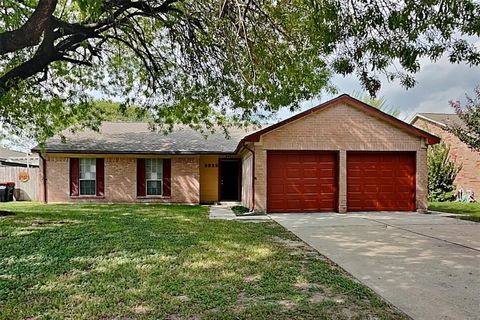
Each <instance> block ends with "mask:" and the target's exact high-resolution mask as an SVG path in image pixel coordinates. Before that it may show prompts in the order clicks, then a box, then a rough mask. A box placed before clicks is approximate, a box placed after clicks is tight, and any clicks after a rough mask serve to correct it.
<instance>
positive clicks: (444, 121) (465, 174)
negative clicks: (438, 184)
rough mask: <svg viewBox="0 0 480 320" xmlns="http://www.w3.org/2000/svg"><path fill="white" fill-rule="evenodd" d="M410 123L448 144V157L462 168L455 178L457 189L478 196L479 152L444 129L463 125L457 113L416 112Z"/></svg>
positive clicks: (479, 182)
mask: <svg viewBox="0 0 480 320" xmlns="http://www.w3.org/2000/svg"><path fill="white" fill-rule="evenodd" d="M410 123H411V124H412V125H414V126H416V127H418V128H421V129H423V130H425V131H428V132H430V133H432V134H434V135H436V136H438V137H440V138H441V139H442V140H443V141H444V142H445V143H446V144H448V145H449V146H450V159H452V160H453V161H454V162H455V163H456V164H457V165H462V170H461V171H460V172H459V173H458V175H457V177H456V179H455V185H456V187H457V189H458V190H460V189H461V190H464V191H473V192H474V193H475V195H477V196H476V197H478V195H480V153H479V152H475V151H472V150H471V149H470V148H469V147H468V146H467V145H466V144H465V143H463V142H461V141H460V140H459V139H458V138H457V137H456V136H455V135H454V134H452V133H450V132H448V131H446V130H445V129H446V127H447V126H456V125H459V126H464V124H463V122H462V121H461V120H460V118H459V117H458V115H456V114H446V113H417V114H416V115H415V116H414V117H413V119H412V120H411V121H410Z"/></svg>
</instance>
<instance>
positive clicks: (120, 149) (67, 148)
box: [32, 122, 254, 154]
mask: <svg viewBox="0 0 480 320" xmlns="http://www.w3.org/2000/svg"><path fill="white" fill-rule="evenodd" d="M253 130H254V129H253V128H250V129H249V130H246V129H242V128H230V129H229V131H228V132H229V135H230V137H229V138H226V137H225V134H224V132H223V130H217V132H215V133H208V135H207V136H204V135H202V134H201V133H200V132H198V131H196V130H193V129H191V128H189V127H186V126H177V127H175V128H174V129H173V131H172V132H171V133H168V134H164V133H163V132H158V131H152V130H151V129H150V127H149V124H148V123H145V122H104V123H103V124H102V125H101V126H100V129H99V132H95V131H93V130H89V129H87V130H84V131H80V132H76V133H71V132H69V131H64V132H63V133H62V134H63V135H64V136H65V138H66V142H62V139H61V136H60V135H57V136H55V137H53V138H51V139H49V140H48V141H47V142H46V148H45V149H46V152H51V153H93V154H108V153H136V154H231V153H233V152H234V151H235V149H236V147H237V145H238V143H239V141H240V140H241V139H242V138H243V137H244V136H245V135H246V134H248V133H249V132H252V131H253ZM32 150H34V151H40V148H39V146H37V147H35V148H34V149H32Z"/></svg>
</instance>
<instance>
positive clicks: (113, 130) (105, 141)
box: [32, 94, 440, 154]
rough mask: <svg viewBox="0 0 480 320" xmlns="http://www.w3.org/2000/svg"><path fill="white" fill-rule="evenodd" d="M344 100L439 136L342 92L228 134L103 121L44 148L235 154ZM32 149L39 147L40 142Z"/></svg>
mask: <svg viewBox="0 0 480 320" xmlns="http://www.w3.org/2000/svg"><path fill="white" fill-rule="evenodd" d="M339 103H346V104H349V105H353V106H356V107H358V108H361V109H363V110H365V111H366V112H369V113H371V114H373V115H374V116H376V117H377V118H380V119H383V120H385V121H387V122H389V123H391V124H392V125H394V126H397V127H399V128H401V129H403V130H405V131H408V132H410V133H411V134H413V135H416V136H420V137H423V138H425V139H426V140H427V142H428V144H435V143H438V142H439V141H440V138H438V137H436V136H434V135H432V134H430V133H428V132H426V131H423V130H421V129H419V128H417V127H414V126H413V125H411V124H408V123H406V122H403V121H401V120H399V119H397V118H395V117H393V116H391V115H389V114H386V113H385V112H383V111H380V110H379V109H377V108H375V107H372V106H370V105H368V104H366V103H364V102H362V101H360V100H357V99H355V98H352V97H350V96H349V95H346V94H343V95H341V96H339V97H337V98H335V99H332V100H329V101H327V102H325V103H322V104H320V105H318V106H316V107H313V108H311V109H308V110H306V111H304V112H301V113H299V114H297V115H295V116H293V117H290V118H288V119H286V120H283V121H280V122H278V123H276V124H273V125H269V126H266V127H264V128H260V130H258V131H255V128H253V127H250V128H248V129H245V128H230V129H229V135H230V137H229V138H226V137H225V134H224V132H223V130H217V131H216V132H214V133H208V135H206V136H204V135H202V134H201V133H200V132H198V131H195V130H193V129H191V128H189V127H187V126H176V127H175V128H174V129H173V131H172V132H171V133H168V134H164V133H162V132H156V131H152V130H150V127H149V124H148V123H145V122H104V123H103V124H102V125H101V127H100V129H99V132H96V131H93V130H89V129H87V130H84V131H80V132H76V133H71V132H69V131H64V132H63V133H62V134H63V135H64V136H65V138H66V142H62V138H61V135H57V136H55V137H53V138H51V139H49V140H48V141H47V142H46V147H45V151H46V152H49V153H91V154H108V153H115V154H122V153H123V154H127V153H129V154H131V153H133V154H234V153H236V152H238V151H239V150H240V149H241V147H242V145H243V142H246V141H249V142H255V141H259V139H260V136H261V135H263V134H265V133H267V132H270V131H272V130H274V129H276V128H279V127H281V126H284V125H286V124H288V123H290V122H292V121H295V120H297V119H300V118H302V117H305V116H307V115H309V114H311V113H314V112H317V111H320V110H322V109H324V108H327V107H330V106H333V105H337V104H339ZM32 151H37V152H38V151H40V148H39V146H37V147H35V148H33V149H32Z"/></svg>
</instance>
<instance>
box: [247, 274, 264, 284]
mask: <svg viewBox="0 0 480 320" xmlns="http://www.w3.org/2000/svg"><path fill="white" fill-rule="evenodd" d="M261 278H262V276H261V275H259V274H256V275H251V276H247V277H245V278H243V281H245V282H246V283H251V282H255V281H258V280H260V279H261Z"/></svg>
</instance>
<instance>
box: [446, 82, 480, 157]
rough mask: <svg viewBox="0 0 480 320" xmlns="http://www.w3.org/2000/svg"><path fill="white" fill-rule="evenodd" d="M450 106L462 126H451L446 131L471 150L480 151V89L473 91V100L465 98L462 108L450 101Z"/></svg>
mask: <svg viewBox="0 0 480 320" xmlns="http://www.w3.org/2000/svg"><path fill="white" fill-rule="evenodd" d="M450 105H451V106H452V108H453V109H454V110H455V113H456V114H457V115H458V117H459V118H460V119H461V120H462V122H463V124H464V125H463V126H461V125H451V126H449V127H448V128H447V129H448V130H449V131H450V132H452V133H453V134H455V135H456V136H457V137H458V139H460V141H462V142H464V143H466V144H467V145H468V146H469V147H470V148H471V149H473V150H474V151H480V87H477V88H476V89H475V97H474V98H471V97H469V96H467V104H466V106H465V107H464V108H462V106H461V105H460V102H459V101H450Z"/></svg>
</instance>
